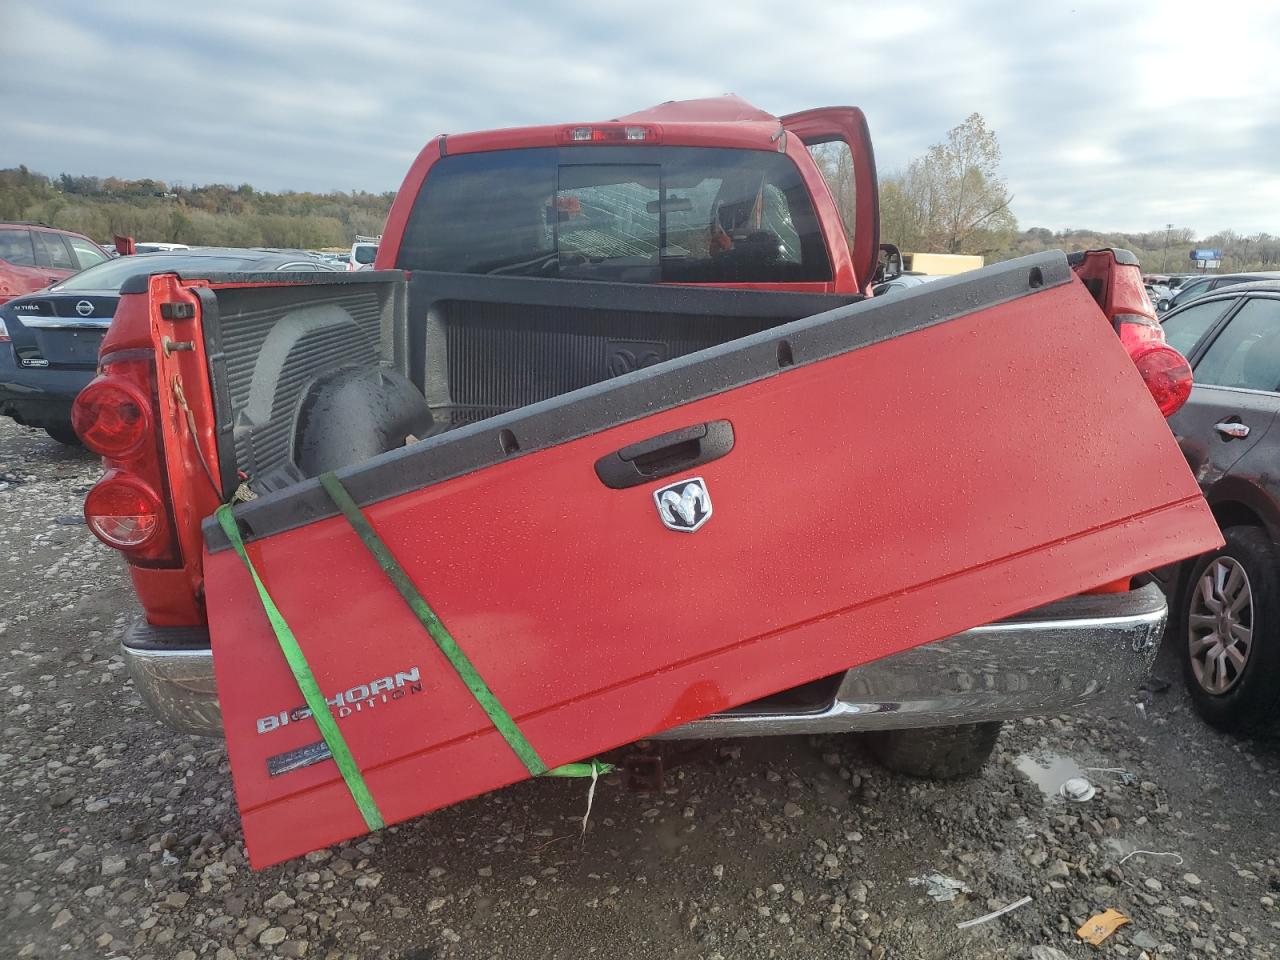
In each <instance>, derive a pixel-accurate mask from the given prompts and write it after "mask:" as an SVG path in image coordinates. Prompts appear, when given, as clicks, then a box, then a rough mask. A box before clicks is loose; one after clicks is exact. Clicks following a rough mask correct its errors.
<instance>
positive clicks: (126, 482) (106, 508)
mask: <svg viewBox="0 0 1280 960" xmlns="http://www.w3.org/2000/svg"><path fill="white" fill-rule="evenodd" d="M84 516H85V520H86V521H87V522H88V524H89V529H90V530H92V531H93V532H94V534H95V535H96V536H97V537H98V539H99V540H101V541H102V542H103V543H105V544H106V545H107V546H109V547H115V548H116V549H117V550H135V549H137V548H139V547H144V546H146V545H147V544H148V543H150V542H151V540H152V539H153V538H154V537H155V535H156V534H157V533H158V532H159V531H160V529H161V526H162V523H163V520H164V506H163V504H161V502H160V497H159V496H158V495H157V494H156V492H155V491H154V490H152V489H151V488H150V487H148V486H147V485H146V484H144V483H142V482H141V481H139V480H137V479H134V478H133V477H130V476H128V475H125V474H121V473H119V472H113V473H111V474H109V475H108V476H106V477H104V478H103V479H102V480H100V481H98V483H97V484H96V485H95V486H94V488H93V489H92V490H90V491H89V496H88V497H86V498H85V501H84Z"/></svg>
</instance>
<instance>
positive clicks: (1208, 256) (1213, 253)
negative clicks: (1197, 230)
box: [1191, 250, 1222, 260]
mask: <svg viewBox="0 0 1280 960" xmlns="http://www.w3.org/2000/svg"><path fill="white" fill-rule="evenodd" d="M1191 259H1192V260H1221V259H1222V251H1221V250H1192V251H1191Z"/></svg>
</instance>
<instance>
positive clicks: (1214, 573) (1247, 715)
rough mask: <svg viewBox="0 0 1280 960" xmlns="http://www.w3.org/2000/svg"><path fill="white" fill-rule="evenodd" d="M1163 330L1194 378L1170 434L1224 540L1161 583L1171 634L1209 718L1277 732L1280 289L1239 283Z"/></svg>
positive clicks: (1173, 317) (1178, 314) (1277, 284)
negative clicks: (1188, 396) (1167, 603)
mask: <svg viewBox="0 0 1280 960" xmlns="http://www.w3.org/2000/svg"><path fill="white" fill-rule="evenodd" d="M1163 324H1164V330H1165V336H1166V337H1167V338H1168V340H1169V343H1170V345H1172V346H1173V347H1175V348H1177V349H1178V350H1180V351H1181V352H1182V353H1183V354H1184V355H1185V356H1186V357H1187V359H1188V360H1189V361H1190V363H1191V366H1192V369H1193V370H1194V372H1195V386H1194V388H1193V389H1192V391H1191V397H1190V399H1189V400H1188V401H1187V403H1186V404H1185V405H1184V406H1183V408H1182V409H1181V410H1180V411H1178V412H1177V413H1176V414H1174V415H1173V417H1171V418H1170V420H1169V426H1170V428H1171V429H1172V430H1173V432H1174V435H1175V436H1176V437H1177V438H1178V443H1179V445H1180V446H1181V447H1182V451H1183V453H1184V454H1185V455H1186V457H1187V462H1188V463H1189V464H1190V465H1191V469H1192V471H1193V472H1194V473H1195V475H1196V477H1197V479H1198V480H1199V481H1200V487H1201V490H1202V491H1203V492H1204V495H1205V498H1206V499H1207V500H1208V501H1209V505H1210V506H1211V507H1212V509H1213V512H1214V515H1215V516H1216V518H1217V520H1218V523H1219V525H1220V526H1221V528H1222V534H1223V537H1224V539H1225V540H1226V546H1224V547H1223V548H1222V549H1221V550H1218V551H1216V552H1214V553H1211V554H1207V555H1205V556H1202V557H1198V558H1196V559H1194V560H1191V561H1187V562H1186V563H1184V564H1182V565H1180V566H1179V567H1178V568H1176V569H1173V570H1165V571H1161V572H1159V573H1158V574H1157V578H1158V579H1160V580H1161V581H1162V582H1163V585H1164V586H1165V588H1166V592H1168V593H1169V595H1170V598H1171V599H1170V607H1171V609H1170V619H1169V623H1170V628H1169V629H1170V631H1171V637H1172V639H1173V640H1174V642H1176V644H1177V648H1178V651H1179V655H1180V658H1181V660H1182V666H1183V673H1184V676H1185V679H1186V682H1187V687H1188V689H1189V690H1190V692H1191V698H1192V700H1194V701H1195V704H1196V707H1197V708H1198V709H1199V711H1200V713H1201V714H1202V715H1203V716H1204V717H1205V719H1207V720H1208V721H1209V722H1210V723H1212V724H1214V725H1215V726H1218V727H1222V728H1224V729H1228V730H1233V731H1238V732H1246V733H1250V732H1280V545H1278V544H1280V428H1276V427H1275V426H1274V423H1275V420H1276V417H1277V414H1280V281H1269V282H1264V283H1248V284H1245V283H1239V282H1237V283H1236V284H1234V285H1232V286H1231V287H1230V288H1229V289H1227V290H1225V291H1222V292H1220V293H1210V294H1208V295H1206V296H1204V297H1202V298H1201V299H1199V300H1197V301H1196V302H1195V303H1192V304H1190V305H1188V306H1184V307H1182V308H1180V309H1178V310H1175V311H1173V312H1171V313H1169V314H1168V316H1166V317H1165V318H1164V320H1163Z"/></svg>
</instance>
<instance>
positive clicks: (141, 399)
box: [71, 350, 182, 567]
mask: <svg viewBox="0 0 1280 960" xmlns="http://www.w3.org/2000/svg"><path fill="white" fill-rule="evenodd" d="M100 366H101V371H102V372H101V373H100V374H99V376H98V377H97V378H96V379H94V381H93V382H92V383H90V384H89V385H88V386H87V387H85V388H84V389H83V390H81V391H80V394H79V396H77V397H76V400H75V404H74V405H73V406H72V408H71V422H72V424H73V426H74V427H75V430H76V433H77V434H79V435H80V438H81V439H82V440H83V441H84V442H85V446H87V447H88V448H89V449H90V450H93V451H94V452H95V453H98V454H101V456H102V458H103V462H104V464H105V466H106V467H107V472H106V474H105V476H103V478H102V479H101V480H99V481H98V483H97V484H96V485H95V486H94V487H93V489H92V490H90V491H89V495H88V497H86V498H85V502H84V518H85V521H86V522H87V523H88V525H89V529H90V530H92V531H93V534H94V536H96V537H97V538H98V539H99V540H101V541H102V542H103V543H105V544H106V545H107V546H109V547H114V548H115V549H116V550H120V551H122V552H123V553H124V554H125V556H126V557H128V559H129V562H130V563H131V564H133V565H135V566H140V567H178V566H181V565H182V553H181V549H180V547H179V546H178V542H177V537H176V535H175V532H174V531H175V528H174V523H173V511H172V505H171V504H170V502H169V481H168V475H167V474H166V473H165V464H164V441H163V439H162V437H161V433H160V422H159V416H158V412H159V397H158V394H157V390H156V373H155V359H154V357H153V356H152V355H151V353H150V351H146V352H140V351H136V350H129V351H122V352H120V353H118V354H114V355H111V354H108V355H107V356H104V357H103V358H102V359H101V361H100Z"/></svg>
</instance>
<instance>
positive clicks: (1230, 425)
mask: <svg viewBox="0 0 1280 960" xmlns="http://www.w3.org/2000/svg"><path fill="white" fill-rule="evenodd" d="M1213 429H1215V430H1217V431H1218V432H1219V433H1220V434H1222V435H1223V436H1224V437H1226V438H1227V439H1228V440H1243V439H1244V438H1245V437H1247V436H1248V435H1249V428H1248V427H1247V426H1246V425H1245V424H1243V423H1240V422H1238V421H1234V420H1223V421H1222V422H1221V423H1215V424H1214V425H1213Z"/></svg>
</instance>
